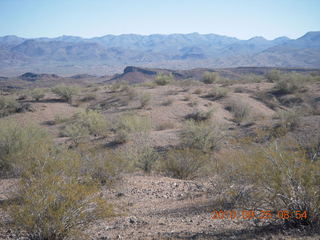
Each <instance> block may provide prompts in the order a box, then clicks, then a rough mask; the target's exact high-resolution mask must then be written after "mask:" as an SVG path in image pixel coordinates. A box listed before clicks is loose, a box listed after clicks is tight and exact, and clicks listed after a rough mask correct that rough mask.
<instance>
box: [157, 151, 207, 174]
mask: <svg viewBox="0 0 320 240" xmlns="http://www.w3.org/2000/svg"><path fill="white" fill-rule="evenodd" d="M209 161H210V156H209V155H208V154H205V153H203V152H202V151H199V150H196V149H172V150H169V152H167V153H166V155H165V156H164V157H163V159H161V162H160V170H161V171H163V172H164V173H165V174H166V175H168V176H170V177H174V178H180V179H192V178H195V177H197V176H199V175H200V174H201V170H203V169H204V168H205V167H206V164H207V163H208V162H209Z"/></svg>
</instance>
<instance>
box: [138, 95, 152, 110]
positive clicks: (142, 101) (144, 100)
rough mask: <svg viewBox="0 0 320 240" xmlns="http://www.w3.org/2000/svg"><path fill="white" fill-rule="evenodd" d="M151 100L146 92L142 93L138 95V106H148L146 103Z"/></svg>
mask: <svg viewBox="0 0 320 240" xmlns="http://www.w3.org/2000/svg"><path fill="white" fill-rule="evenodd" d="M150 100H151V96H150V94H148V93H143V94H142V95H141V96H140V97H139V102H140V108H145V107H146V106H148V104H149V103H150Z"/></svg>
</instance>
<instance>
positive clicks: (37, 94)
mask: <svg viewBox="0 0 320 240" xmlns="http://www.w3.org/2000/svg"><path fill="white" fill-rule="evenodd" d="M44 96H45V91H44V89H43V88H35V89H33V90H32V91H31V97H32V98H33V99H34V100H36V101H39V100H40V99H41V98H43V97H44Z"/></svg>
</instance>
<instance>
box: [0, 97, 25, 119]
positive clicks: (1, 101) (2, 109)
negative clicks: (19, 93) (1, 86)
mask: <svg viewBox="0 0 320 240" xmlns="http://www.w3.org/2000/svg"><path fill="white" fill-rule="evenodd" d="M19 106H20V104H19V103H18V102H17V101H16V100H15V99H14V98H13V97H9V96H0V117H5V116H8V115H10V114H12V113H15V112H17V110H18V108H19Z"/></svg>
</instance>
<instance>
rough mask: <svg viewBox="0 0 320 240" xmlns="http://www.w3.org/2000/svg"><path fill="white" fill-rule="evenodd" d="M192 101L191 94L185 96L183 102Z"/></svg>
mask: <svg viewBox="0 0 320 240" xmlns="http://www.w3.org/2000/svg"><path fill="white" fill-rule="evenodd" d="M191 99H192V96H191V94H188V95H185V96H184V97H183V99H182V101H186V102H188V101H190V100H191Z"/></svg>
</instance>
